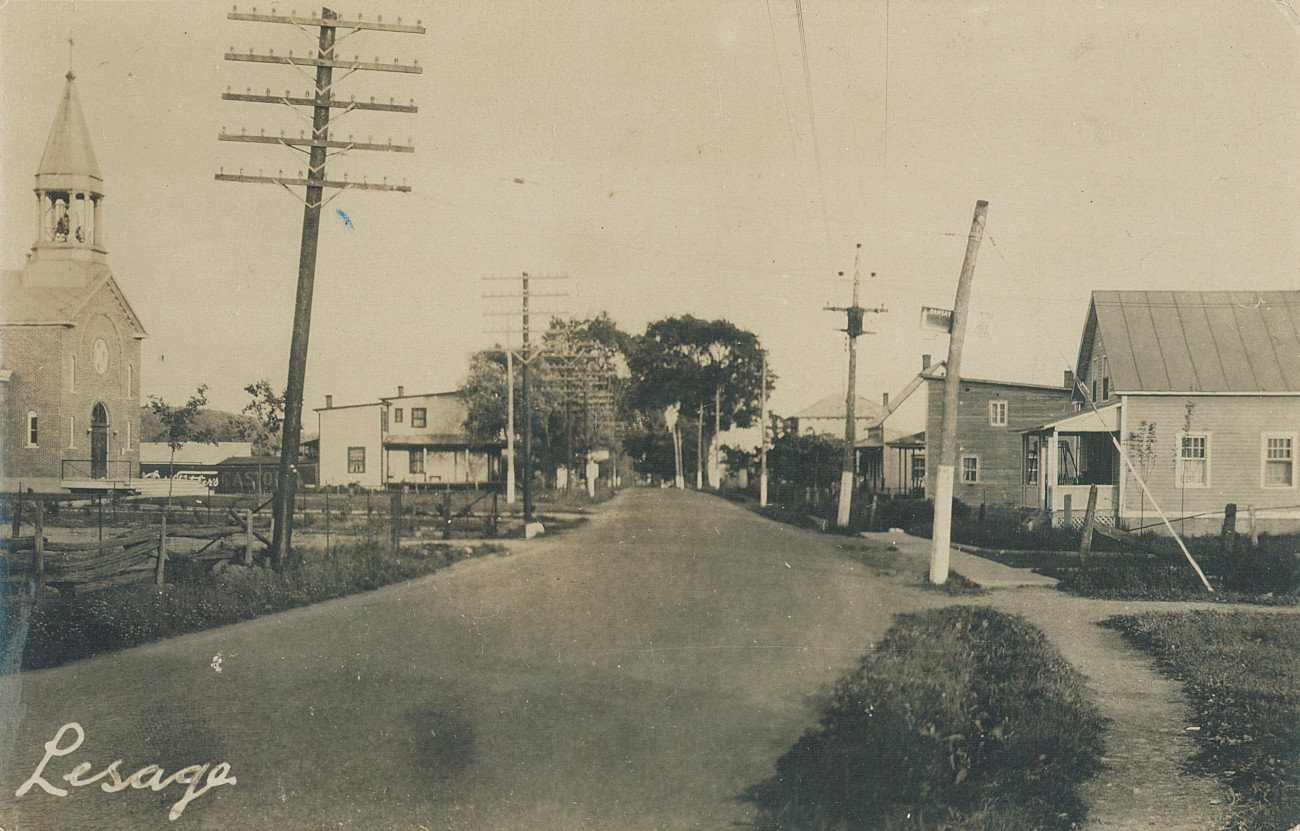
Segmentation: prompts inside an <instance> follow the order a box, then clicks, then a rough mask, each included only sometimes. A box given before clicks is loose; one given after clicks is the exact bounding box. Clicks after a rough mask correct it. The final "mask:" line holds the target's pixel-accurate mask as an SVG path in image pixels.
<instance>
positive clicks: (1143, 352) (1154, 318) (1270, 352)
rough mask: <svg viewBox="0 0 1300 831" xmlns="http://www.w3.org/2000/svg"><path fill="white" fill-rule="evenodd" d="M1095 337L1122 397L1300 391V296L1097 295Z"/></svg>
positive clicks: (1086, 341) (1088, 328) (1091, 317)
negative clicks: (1176, 393) (1130, 395)
mask: <svg viewBox="0 0 1300 831" xmlns="http://www.w3.org/2000/svg"><path fill="white" fill-rule="evenodd" d="M1094 334H1095V335H1096V336H1099V337H1100V339H1101V342H1102V344H1103V346H1104V349H1105V353H1106V357H1107V359H1108V360H1109V363H1110V373H1111V382H1112V384H1113V386H1114V388H1115V390H1116V391H1117V392H1120V393H1125V392H1300V291H1200V292H1195V291H1177V292H1170V291H1094V292H1093V293H1092V304H1091V306H1090V308H1089V311H1088V321H1087V323H1086V325H1085V327H1084V338H1083V342H1082V343H1081V345H1080V349H1079V363H1078V366H1077V371H1078V372H1080V373H1083V372H1084V368H1085V366H1086V364H1087V362H1088V361H1090V360H1091V350H1090V346H1091V344H1092V342H1093V339H1094V337H1093V336H1094ZM1085 353H1087V354H1085Z"/></svg>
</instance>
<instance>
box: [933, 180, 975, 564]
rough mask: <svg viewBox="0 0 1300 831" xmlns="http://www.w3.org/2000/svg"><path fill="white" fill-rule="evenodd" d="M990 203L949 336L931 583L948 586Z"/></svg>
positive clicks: (971, 244) (970, 240) (969, 250)
mask: <svg viewBox="0 0 1300 831" xmlns="http://www.w3.org/2000/svg"><path fill="white" fill-rule="evenodd" d="M988 208H989V203H988V202H985V201H984V200H983V199H981V200H979V201H978V202H976V203H975V216H974V218H972V219H971V223H970V236H969V237H967V239H966V258H965V259H964V260H963V261H962V264H961V276H960V277H959V278H958V279H957V297H956V299H955V300H954V301H953V306H952V325H951V327H950V329H949V334H948V363H947V364H946V365H945V367H944V378H943V418H942V421H941V422H940V431H939V464H938V466H937V467H936V468H935V480H934V532H933V533H932V534H931V535H930V582H931V583H933V584H934V585H936V586H941V585H943V584H944V583H946V582H948V559H949V555H950V553H951V552H950V550H949V546H950V545H951V542H952V489H953V480H954V478H955V477H956V466H957V399H958V398H959V396H960V393H961V352H962V346H963V345H964V343H965V341H966V310H967V308H968V307H969V306H970V287H971V281H972V280H974V278H975V256H976V255H977V254H978V253H979V250H980V242H981V241H983V239H984V216H985V214H986V213H987V212H988Z"/></svg>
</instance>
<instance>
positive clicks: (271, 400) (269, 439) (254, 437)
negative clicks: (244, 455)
mask: <svg viewBox="0 0 1300 831" xmlns="http://www.w3.org/2000/svg"><path fill="white" fill-rule="evenodd" d="M244 392H246V393H248V394H249V395H250V396H252V400H251V401H249V402H248V404H246V405H244V409H242V410H240V413H241V414H243V415H245V416H247V417H248V418H247V419H245V421H244V423H243V427H244V429H243V438H244V440H245V441H251V442H252V443H253V453H255V454H257V455H274V454H275V453H276V452H278V451H279V448H280V431H281V430H282V429H283V428H284V393H283V392H281V393H277V392H276V391H275V387H273V386H271V382H270V381H268V380H267V379H265V378H263V379H262V380H260V381H257V382H256V383H253V384H249V385H248V386H246V387H244Z"/></svg>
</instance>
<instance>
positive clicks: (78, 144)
mask: <svg viewBox="0 0 1300 831" xmlns="http://www.w3.org/2000/svg"><path fill="white" fill-rule="evenodd" d="M66 77H67V79H68V82H67V83H66V84H64V86H63V97H61V98H60V99H59V109H58V111H57V112H56V113H55V115H54V124H53V126H51V127H50V137H49V139H47V140H46V142H45V152H44V153H43V154H42V155H41V164H40V167H38V168H37V169H36V181H37V187H69V186H71V187H78V186H81V187H87V188H88V189H89V190H93V191H94V192H96V193H100V192H102V191H103V186H104V180H103V177H102V176H100V175H99V162H98V161H97V160H96V159H95V148H94V147H93V146H92V145H91V143H90V130H89V129H88V128H87V127H86V116H85V114H84V113H82V111H81V99H80V97H79V96H78V95H77V84H76V77H77V76H76V74H75V73H73V72H69V73H68V74H67V76H66ZM78 180H79V181H78Z"/></svg>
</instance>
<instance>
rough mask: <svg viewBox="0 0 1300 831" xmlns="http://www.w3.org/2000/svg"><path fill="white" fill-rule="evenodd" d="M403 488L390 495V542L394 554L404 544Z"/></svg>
mask: <svg viewBox="0 0 1300 831" xmlns="http://www.w3.org/2000/svg"><path fill="white" fill-rule="evenodd" d="M401 522H402V490H401V488H396V489H394V490H393V492H392V493H391V494H389V496H388V542H389V545H390V546H391V547H392V549H393V554H396V553H397V552H398V549H399V548H401V545H402V530H401Z"/></svg>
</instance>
